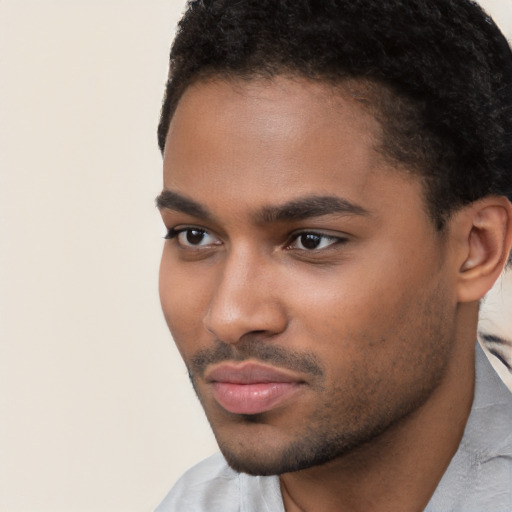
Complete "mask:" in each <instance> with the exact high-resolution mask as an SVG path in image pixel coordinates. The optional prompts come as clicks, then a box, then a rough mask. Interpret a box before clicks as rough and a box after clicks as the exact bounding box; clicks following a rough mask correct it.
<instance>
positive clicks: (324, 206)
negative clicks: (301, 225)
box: [256, 195, 370, 224]
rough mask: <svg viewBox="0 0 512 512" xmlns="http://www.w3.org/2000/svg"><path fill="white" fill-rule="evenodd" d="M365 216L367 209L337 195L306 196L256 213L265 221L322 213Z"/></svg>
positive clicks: (292, 219)
mask: <svg viewBox="0 0 512 512" xmlns="http://www.w3.org/2000/svg"><path fill="white" fill-rule="evenodd" d="M332 214H338V215H359V216H367V215H369V214H370V212H369V211H368V210H366V209H365V208H363V207H362V206H359V205H357V204H355V203H352V202H350V201H347V200H346V199H343V198H341V197H337V196H317V195H312V196H306V197H301V198H298V199H294V200H292V201H289V202H287V203H284V204H282V205H278V206H265V207H263V208H262V209H261V211H260V212H258V213H257V215H256V218H257V221H258V222H260V223H262V224H266V223H275V222H286V221H288V222H289V221H297V220H304V219H308V218H311V217H321V216H322V215H332Z"/></svg>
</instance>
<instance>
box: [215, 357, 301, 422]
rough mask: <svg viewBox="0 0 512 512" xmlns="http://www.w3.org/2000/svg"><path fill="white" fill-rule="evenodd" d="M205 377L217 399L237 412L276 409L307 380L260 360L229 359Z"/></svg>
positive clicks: (244, 412) (251, 412)
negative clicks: (239, 361) (240, 361)
mask: <svg viewBox="0 0 512 512" xmlns="http://www.w3.org/2000/svg"><path fill="white" fill-rule="evenodd" d="M205 377H206V382H207V383H209V384H210V385H211V386H212V392H213V397H214V398H215V400H216V401H217V403H218V404H219V405H220V406H221V407H222V408H224V409H225V410H226V411H228V412H231V413H234V414H261V413H263V412H267V411H270V410H272V409H275V408H276V407H279V406H281V405H282V404H283V403H284V402H285V401H287V400H289V399H290V398H291V397H292V396H293V395H295V393H297V392H298V391H299V390H300V389H301V388H302V385H303V384H304V381H303V380H302V379H301V378H299V377H298V376H297V375H294V374H291V373H289V372H287V371H286V370H281V369H278V368H275V367H271V366H266V365H261V364H257V363H241V364H229V363H225V364H222V365H220V366H217V367H215V368H214V369H212V370H210V371H208V372H207V373H206V376H205Z"/></svg>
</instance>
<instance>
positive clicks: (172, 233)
mask: <svg viewBox="0 0 512 512" xmlns="http://www.w3.org/2000/svg"><path fill="white" fill-rule="evenodd" d="M187 231H200V232H202V233H204V234H205V235H207V236H210V237H212V238H214V239H215V241H214V242H211V243H208V244H187V243H183V242H181V241H180V240H179V236H180V235H181V234H182V233H186V232H187ZM164 238H165V239H166V240H173V239H176V243H177V245H178V246H179V247H181V248H184V249H206V248H208V247H212V246H214V245H221V243H222V242H221V240H220V239H219V237H218V236H217V235H216V234H214V233H212V231H211V230H209V229H206V228H204V227H200V226H193V225H192V226H191V225H186V226H183V225H182V226H175V227H172V228H169V229H168V230H167V233H166V235H165V237H164Z"/></svg>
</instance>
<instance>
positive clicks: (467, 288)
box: [458, 196, 512, 302]
mask: <svg viewBox="0 0 512 512" xmlns="http://www.w3.org/2000/svg"><path fill="white" fill-rule="evenodd" d="M462 215H463V216H464V221H462V222H459V224H458V227H459V229H461V230H462V233H460V234H459V235H460V236H461V240H463V244H462V246H461V253H460V254H461V260H462V262H461V264H460V267H459V272H458V299H459V302H473V301H478V300H480V299H481V298H482V297H483V296H484V295H485V294H486V293H487V292H488V291H489V290H490V289H491V287H492V285H493V284H494V282H495V281H496V280H497V279H498V277H499V275H500V274H501V272H502V270H503V268H504V266H505V264H506V263H507V260H508V255H509V253H510V247H511V244H512V205H511V204H510V202H509V201H508V200H507V199H506V198H505V197H502V196H490V197H486V198H484V199H481V200H479V201H476V202H474V203H472V204H471V205H469V206H468V207H467V208H465V209H464V211H463V212H462ZM459 261H460V260H459Z"/></svg>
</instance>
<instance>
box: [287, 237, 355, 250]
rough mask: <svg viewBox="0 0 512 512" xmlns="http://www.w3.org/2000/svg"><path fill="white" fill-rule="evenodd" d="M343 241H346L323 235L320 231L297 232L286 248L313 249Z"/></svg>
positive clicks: (323, 247)
mask: <svg viewBox="0 0 512 512" xmlns="http://www.w3.org/2000/svg"><path fill="white" fill-rule="evenodd" d="M344 241H346V239H345V238H341V237H336V236H329V235H324V234H322V233H299V234H298V235H296V237H295V238H294V240H293V241H292V243H291V244H290V245H289V246H288V248H289V249H300V250H303V251H314V250H321V249H325V248H327V247H329V246H331V245H335V244H337V243H341V242H344Z"/></svg>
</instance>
